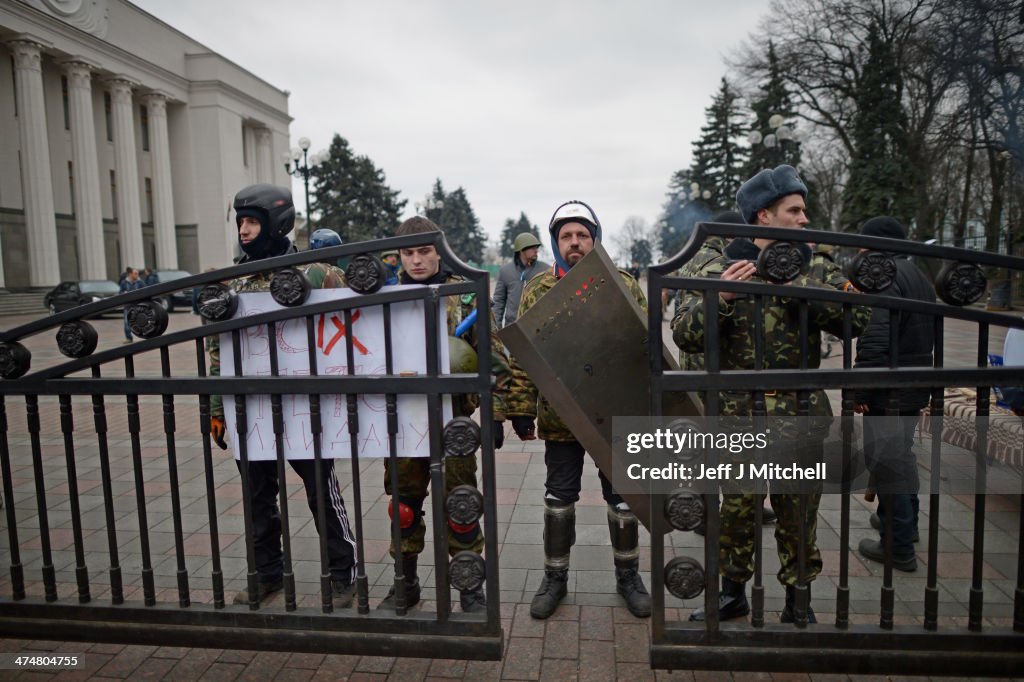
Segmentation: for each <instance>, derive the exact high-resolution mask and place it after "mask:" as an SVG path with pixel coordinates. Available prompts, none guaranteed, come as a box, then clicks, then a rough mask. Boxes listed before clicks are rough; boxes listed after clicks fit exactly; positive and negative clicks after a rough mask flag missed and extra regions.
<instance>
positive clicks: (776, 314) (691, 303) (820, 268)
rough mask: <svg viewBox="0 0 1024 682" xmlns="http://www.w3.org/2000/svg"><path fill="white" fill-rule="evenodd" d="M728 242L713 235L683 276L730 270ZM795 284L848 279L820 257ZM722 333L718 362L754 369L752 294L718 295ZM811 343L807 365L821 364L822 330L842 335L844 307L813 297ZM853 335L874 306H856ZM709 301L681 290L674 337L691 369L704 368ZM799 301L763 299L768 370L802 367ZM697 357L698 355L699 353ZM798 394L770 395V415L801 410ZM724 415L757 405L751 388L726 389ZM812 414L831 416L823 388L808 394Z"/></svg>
mask: <svg viewBox="0 0 1024 682" xmlns="http://www.w3.org/2000/svg"><path fill="white" fill-rule="evenodd" d="M724 249H725V241H724V240H723V239H721V238H720V237H712V238H710V239H708V241H707V242H706V243H705V244H704V246H703V247H702V248H701V250H700V251H698V252H697V254H696V255H695V256H694V257H693V259H692V260H691V261H690V262H689V263H687V264H686V266H684V267H683V268H682V271H681V275H682V276H683V277H708V278H717V277H719V276H720V275H721V274H722V272H723V271H724V270H725V269H726V267H727V266H726V265H725V257H724V254H723V251H724ZM792 285H793V286H801V287H812V288H828V287H832V288H836V289H840V290H847V289H848V288H849V281H848V280H847V279H846V277H845V276H844V275H843V274H842V271H841V270H840V269H839V268H838V266H836V265H835V263H833V262H832V261H831V260H829V259H827V258H824V257H822V256H821V255H820V254H817V255H815V256H814V257H813V258H812V260H811V265H810V269H809V270H808V272H807V274H804V275H801V276H799V277H797V278H796V279H795V280H794V281H793V283H792ZM718 302H719V316H718V322H717V324H718V334H719V343H720V349H719V350H720V358H719V365H720V367H721V369H722V370H736V369H746V370H752V369H754V319H755V314H756V311H755V306H754V300H753V299H752V298H738V299H735V300H733V301H732V302H731V303H726V302H725V301H724V300H722V299H721V297H719V301H718ZM807 312H808V329H807V334H808V337H807V345H808V348H809V349H810V354H809V357H808V358H807V366H808V367H809V368H811V369H815V368H817V367H819V365H820V363H821V357H820V354H819V349H820V348H821V332H822V330H825V331H828V332H831V333H833V334H836V335H837V336H841V335H842V324H843V307H842V306H841V305H839V304H835V303H827V302H824V301H809V304H808V311H807ZM852 313H853V320H852V322H853V334H854V335H855V336H856V335H858V334H860V333H861V332H862V331H863V330H864V327H865V326H867V323H868V320H869V319H870V317H871V309H870V308H868V307H866V306H853V308H852ZM704 329H705V320H704V304H703V295H702V293H701V292H699V291H682V292H680V301H679V306H678V308H677V310H676V314H675V317H674V318H673V319H672V338H673V340H674V341H675V343H676V345H677V346H679V349H680V351H681V354H683V355H684V357H683V358H682V362H683V366H684V368H686V369H691V370H692V369H702V368H703V367H704V363H703V357H702V354H703V352H704ZM799 331H800V323H799V304H798V299H797V298H790V297H785V296H773V297H770V298H766V299H765V300H764V339H763V348H764V362H763V366H764V368H765V369H794V368H798V367H799V366H800V343H799ZM694 356H696V357H694ZM796 399H797V396H796V393H795V392H788V393H782V392H780V393H777V394H766V396H765V403H766V406H767V412H768V414H769V415H770V416H793V415H796V413H797V405H796ZM719 400H720V401H721V402H720V405H721V413H722V414H723V415H737V416H749V415H750V413H751V409H752V405H751V403H752V400H751V395H750V394H749V393H748V392H721V393H720V394H719ZM809 401H810V414H811V416H826V415H827V416H831V415H832V408H831V405H829V402H828V398H827V397H826V396H825V392H824V391H822V390H815V391H812V392H811V394H810V396H809Z"/></svg>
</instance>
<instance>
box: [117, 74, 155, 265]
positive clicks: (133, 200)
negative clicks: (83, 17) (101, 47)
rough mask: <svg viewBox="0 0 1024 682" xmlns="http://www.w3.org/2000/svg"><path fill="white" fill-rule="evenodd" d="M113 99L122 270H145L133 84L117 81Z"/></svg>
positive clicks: (118, 226)
mask: <svg viewBox="0 0 1024 682" xmlns="http://www.w3.org/2000/svg"><path fill="white" fill-rule="evenodd" d="M108 83H109V84H110V100H111V106H112V108H113V111H112V112H111V113H112V116H113V119H114V165H115V168H116V171H117V232H118V237H119V239H120V242H121V263H120V268H119V269H120V270H122V271H123V270H124V269H125V268H126V267H128V266H131V267H133V268H142V267H143V266H144V265H145V264H146V256H145V253H144V251H143V249H142V209H141V208H140V206H139V168H138V157H137V156H136V153H135V126H134V125H133V121H134V116H133V114H134V109H133V107H132V85H133V84H132V83H131V81H128V80H126V79H123V78H114V79H112V80H110V81H108Z"/></svg>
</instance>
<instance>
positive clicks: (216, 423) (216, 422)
mask: <svg viewBox="0 0 1024 682" xmlns="http://www.w3.org/2000/svg"><path fill="white" fill-rule="evenodd" d="M226 429H227V427H226V426H225V425H224V417H210V436H211V437H212V438H213V442H214V443H216V444H217V445H218V446H220V449H221V450H227V449H228V444H227V441H225V440H224V432H225V430H226Z"/></svg>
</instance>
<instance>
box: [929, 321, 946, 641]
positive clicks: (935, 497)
mask: <svg viewBox="0 0 1024 682" xmlns="http://www.w3.org/2000/svg"><path fill="white" fill-rule="evenodd" d="M932 327H933V334H934V336H935V348H934V351H933V358H934V359H933V366H934V368H935V369H937V370H941V369H942V367H943V364H944V359H943V355H944V353H945V350H944V339H945V334H944V332H945V327H944V318H942V317H939V316H936V317H934V318H932ZM945 405H946V399H945V387H943V386H936V387H934V388H933V389H932V401H931V408H930V412H931V414H930V416H929V417H928V419H929V420H930V421H931V435H932V461H931V471H929V478H928V481H929V482H928V489H929V490H928V577H927V579H926V581H925V588H924V629H925V630H929V631H935V630H938V629H939V588H938V579H939V571H938V565H939V479H940V478H941V474H942V430H943V428H944V422H945V415H944V411H945Z"/></svg>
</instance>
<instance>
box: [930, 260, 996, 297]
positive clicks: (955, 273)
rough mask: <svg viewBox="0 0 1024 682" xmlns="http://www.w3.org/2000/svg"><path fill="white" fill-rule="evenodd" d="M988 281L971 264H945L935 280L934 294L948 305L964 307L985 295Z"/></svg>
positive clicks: (979, 269)
mask: <svg viewBox="0 0 1024 682" xmlns="http://www.w3.org/2000/svg"><path fill="white" fill-rule="evenodd" d="M987 285H988V280H987V278H986V277H985V273H984V272H982V271H981V268H979V267H978V266H977V265H975V264H973V263H947V264H946V265H945V266H944V267H943V268H942V270H940V271H939V274H938V276H937V277H936V278H935V293H937V294H938V295H939V298H941V299H942V300H943V301H945V302H946V303H948V304H949V305H955V306H965V305H971V304H972V303H974V302H976V301H978V300H980V299H981V297H982V296H984V295H985V288H986V286H987Z"/></svg>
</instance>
